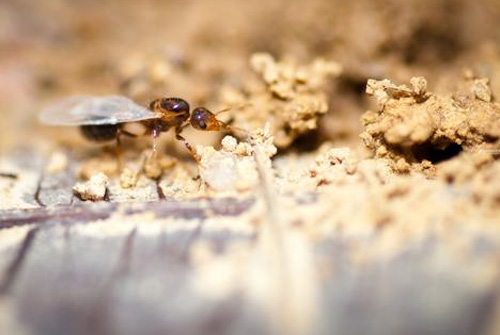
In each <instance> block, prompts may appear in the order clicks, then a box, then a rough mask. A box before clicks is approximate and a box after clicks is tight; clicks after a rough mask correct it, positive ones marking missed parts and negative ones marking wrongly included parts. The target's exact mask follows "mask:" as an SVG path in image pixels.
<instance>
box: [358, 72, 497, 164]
mask: <svg viewBox="0 0 500 335" xmlns="http://www.w3.org/2000/svg"><path fill="white" fill-rule="evenodd" d="M488 82H489V81H488V79H486V78H473V77H472V78H466V79H465V81H464V83H463V85H461V87H460V88H459V90H457V91H455V92H453V93H451V94H448V95H437V94H433V93H430V92H428V91H427V82H426V80H425V79H424V78H421V77H415V78H412V79H411V81H410V83H411V85H410V87H408V86H406V85H395V84H394V83H392V82H391V81H390V80H387V79H386V80H381V81H377V80H369V81H368V85H367V89H366V92H367V93H368V94H369V95H371V96H373V97H374V98H375V99H376V102H377V105H378V109H377V110H375V111H367V112H366V113H364V114H363V116H362V118H361V121H362V123H363V125H364V127H365V131H364V132H363V133H362V134H361V138H362V139H363V142H364V144H365V146H366V147H368V148H369V149H371V150H372V151H373V152H374V153H375V156H376V157H386V158H389V159H390V160H391V161H392V162H393V167H394V168H396V170H399V171H401V172H404V171H408V169H409V166H410V164H413V165H415V166H417V165H418V166H419V167H421V168H422V167H423V168H429V167H431V166H432V165H433V164H435V163H439V162H441V161H444V160H447V159H449V158H452V157H454V156H456V155H458V154H460V153H461V152H462V151H469V152H478V151H481V150H482V151H483V152H491V153H494V152H495V150H498V149H499V148H500V141H499V139H500V104H499V103H497V102H495V101H494V99H493V97H492V94H491V90H490V88H489V86H488Z"/></svg>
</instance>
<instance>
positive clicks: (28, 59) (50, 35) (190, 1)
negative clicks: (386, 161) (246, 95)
mask: <svg viewBox="0 0 500 335" xmlns="http://www.w3.org/2000/svg"><path fill="white" fill-rule="evenodd" d="M499 25H500V2H499V1H498V0H480V1H467V0H408V1H404V2H401V1H398V0H378V1H372V0H356V1H348V2H346V1H342V0H310V1H296V0H256V1H251V2H245V1H231V0H211V1H198V0H187V1H179V0H171V1H160V0H145V1H140V2H139V1H131V0H120V1H118V0H106V1H100V0H85V1H84V0H66V1H63V0H47V1H35V0H3V1H1V2H0V113H1V115H2V124H3V125H9V127H4V129H3V130H2V133H3V134H2V136H1V139H2V143H3V145H4V147H8V146H9V145H10V144H12V143H16V142H18V141H19V139H22V136H20V134H22V131H23V130H27V131H28V132H30V133H31V134H32V130H33V129H35V128H33V127H35V126H36V118H35V117H34V115H35V113H36V112H37V111H38V110H39V109H40V108H41V106H43V105H44V104H45V103H46V102H47V101H52V100H53V99H56V98H58V97H62V96H66V95H69V94H112V93H119V94H124V95H127V96H131V97H132V98H134V99H136V100H137V101H139V102H141V103H145V102H147V101H148V100H149V99H151V98H154V97H157V96H159V95H170V96H172V95H173V96H175V95H176V96H181V97H184V98H185V99H187V100H188V101H190V102H191V103H192V104H193V105H194V104H206V105H209V106H218V103H219V100H220V93H221V89H222V88H223V87H228V86H229V87H236V88H237V87H238V85H239V84H240V83H241V80H242V79H243V78H245V76H247V75H248V73H249V72H250V70H249V66H248V59H249V56H250V55H251V54H252V53H254V52H268V53H270V54H272V55H273V56H275V57H276V58H278V59H283V58H287V57H291V58H294V59H296V60H297V61H299V62H306V63H307V62H309V61H311V60H312V59H315V58H318V57H324V58H326V59H329V60H334V61H336V62H339V63H340V64H341V65H342V66H343V67H344V72H343V74H342V76H341V78H340V79H338V80H335V81H333V80H332V82H331V83H330V84H331V90H330V108H329V112H328V113H327V115H326V116H325V118H324V122H322V129H321V130H320V131H322V132H323V134H324V135H325V137H326V138H327V139H330V140H334V141H335V140H343V141H345V142H350V141H351V140H352V141H357V136H358V134H359V131H360V125H359V121H358V119H359V115H360V114H361V113H362V112H364V111H365V110H366V108H368V107H369V105H368V102H367V101H366V100H365V97H364V88H365V84H366V80H367V78H378V79H381V78H386V77H387V78H391V79H392V80H394V81H396V82H397V81H407V80H408V79H409V78H410V77H411V76H412V75H424V76H426V78H427V79H428V81H429V83H430V89H431V90H434V91H436V90H439V89H441V88H446V86H447V85H450V84H451V85H452V84H453V83H454V82H455V80H456V78H457V77H459V76H460V75H461V70H462V69H463V68H464V67H465V66H467V67H472V68H474V70H475V71H476V73H477V74H478V75H479V76H482V75H484V76H488V77H490V79H491V81H492V83H491V86H492V90H493V92H498V90H499V88H500V82H499V79H498V76H497V75H495V74H498V73H500V72H499V71H496V72H495V70H498V67H499V64H500V62H499V61H498V60H499V57H500V52H499V49H500V48H499V41H500V29H499Z"/></svg>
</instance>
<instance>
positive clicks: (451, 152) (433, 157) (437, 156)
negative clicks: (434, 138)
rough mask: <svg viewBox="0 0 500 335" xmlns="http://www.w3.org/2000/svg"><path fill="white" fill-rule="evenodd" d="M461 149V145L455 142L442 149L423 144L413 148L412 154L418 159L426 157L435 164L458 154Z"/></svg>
mask: <svg viewBox="0 0 500 335" xmlns="http://www.w3.org/2000/svg"><path fill="white" fill-rule="evenodd" d="M462 150H463V148H462V146H461V145H459V144H456V143H452V144H450V145H448V146H447V147H445V148H444V149H439V148H436V147H434V146H432V145H430V144H423V145H420V146H418V147H416V148H414V149H413V154H414V155H415V158H416V159H417V160H419V161H422V160H424V159H427V160H429V161H431V162H432V163H433V164H437V163H440V162H444V161H446V160H448V159H451V158H453V157H455V156H457V155H459V154H460V153H461V152H462Z"/></svg>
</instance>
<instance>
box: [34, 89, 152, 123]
mask: <svg viewBox="0 0 500 335" xmlns="http://www.w3.org/2000/svg"><path fill="white" fill-rule="evenodd" d="M156 118H158V115H157V114H156V113H154V112H152V111H150V110H149V109H147V108H145V107H142V106H140V105H138V104H136V103H135V102H133V101H132V100H130V99H128V98H125V97H122V96H104V97H91V96H76V97H70V98H66V99H63V100H61V101H59V102H56V103H55V104H53V105H50V106H49V107H47V108H45V109H43V110H42V111H41V112H40V114H39V120H40V122H42V123H45V124H49V125H54V126H81V125H102V124H117V123H123V122H134V121H141V120H149V119H156Z"/></svg>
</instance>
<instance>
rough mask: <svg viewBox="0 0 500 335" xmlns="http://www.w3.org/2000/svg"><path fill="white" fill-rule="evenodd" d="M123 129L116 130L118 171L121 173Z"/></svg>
mask: <svg viewBox="0 0 500 335" xmlns="http://www.w3.org/2000/svg"><path fill="white" fill-rule="evenodd" d="M120 135H121V131H120V130H118V131H117V132H116V172H118V173H120V171H121V170H122V162H121V153H122V148H121V147H122V142H121V140H120Z"/></svg>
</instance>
